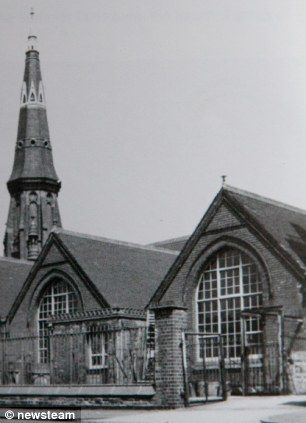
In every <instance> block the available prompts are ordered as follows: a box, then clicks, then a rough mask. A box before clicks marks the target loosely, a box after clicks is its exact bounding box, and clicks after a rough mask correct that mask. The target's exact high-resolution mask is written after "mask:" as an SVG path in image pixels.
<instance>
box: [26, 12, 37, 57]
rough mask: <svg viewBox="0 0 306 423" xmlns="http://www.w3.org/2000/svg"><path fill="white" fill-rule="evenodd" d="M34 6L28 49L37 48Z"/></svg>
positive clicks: (31, 15)
mask: <svg viewBox="0 0 306 423" xmlns="http://www.w3.org/2000/svg"><path fill="white" fill-rule="evenodd" d="M34 15H35V12H34V8H33V7H31V9H30V31H29V36H28V50H36V47H37V46H36V44H37V36H36V35H35V33H34V29H33V28H34Z"/></svg>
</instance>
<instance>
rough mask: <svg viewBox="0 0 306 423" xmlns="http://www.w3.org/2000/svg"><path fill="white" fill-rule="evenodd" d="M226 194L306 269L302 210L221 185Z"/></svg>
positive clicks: (305, 219) (305, 218)
mask: <svg viewBox="0 0 306 423" xmlns="http://www.w3.org/2000/svg"><path fill="white" fill-rule="evenodd" d="M224 191H225V194H226V196H227V197H229V198H230V199H233V200H234V201H237V202H238V203H239V205H240V206H242V207H243V209H245V210H246V211H247V212H248V213H250V214H251V216H252V217H253V218H254V219H256V220H257V221H258V222H259V223H260V225H261V226H262V227H263V228H264V229H265V230H266V231H267V232H269V233H270V234H271V235H272V237H273V238H274V239H275V240H276V241H277V242H278V244H279V245H280V246H281V247H282V248H283V249H284V250H286V251H287V253H289V254H290V255H291V257H292V258H293V260H295V261H296V262H297V264H298V265H299V266H300V267H301V268H303V269H304V270H306V211H305V210H302V209H299V208H297V207H292V206H289V205H288V204H284V203H281V202H278V201H275V200H271V199H269V198H265V197H262V196H259V195H257V194H253V193H251V192H248V191H244V190H240V189H237V188H234V187H231V186H225V187H224Z"/></svg>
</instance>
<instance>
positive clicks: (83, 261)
mask: <svg viewBox="0 0 306 423" xmlns="http://www.w3.org/2000/svg"><path fill="white" fill-rule="evenodd" d="M53 233H54V234H55V236H57V237H58V238H59V239H60V240H61V241H62V243H63V244H64V246H65V247H66V248H67V250H68V252H69V253H70V254H71V255H72V256H73V258H74V259H75V260H76V261H77V263H78V264H79V265H80V266H81V268H82V269H83V270H84V271H85V273H86V274H87V275H88V277H89V278H90V280H91V281H92V282H93V283H94V285H95V286H96V288H97V289H98V290H99V292H100V293H101V295H102V296H103V298H104V299H105V300H106V301H107V302H108V304H109V305H110V306H111V307H132V308H144V307H145V306H146V305H147V303H148V301H149V299H150V298H151V296H152V295H153V293H154V292H155V290H156V289H157V287H158V286H159V284H160V283H161V281H162V280H163V278H164V276H165V274H166V272H167V271H168V269H169V268H170V266H171V265H172V263H173V261H174V260H175V258H176V256H177V253H176V252H174V251H167V250H164V249H163V250H160V249H157V248H154V247H147V246H142V245H138V244H130V243H127V242H122V241H115V240H111V239H107V238H100V237H93V236H89V235H84V234H79V233H76V232H70V231H65V230H60V229H56V230H55V231H54V232H53Z"/></svg>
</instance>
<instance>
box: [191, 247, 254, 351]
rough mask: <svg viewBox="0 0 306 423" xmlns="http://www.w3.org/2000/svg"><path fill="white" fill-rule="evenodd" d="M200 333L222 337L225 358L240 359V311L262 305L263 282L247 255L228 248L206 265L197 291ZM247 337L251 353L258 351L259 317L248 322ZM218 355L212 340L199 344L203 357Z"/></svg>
mask: <svg viewBox="0 0 306 423" xmlns="http://www.w3.org/2000/svg"><path fill="white" fill-rule="evenodd" d="M196 304H197V325H198V331H199V332H205V333H220V334H222V335H223V343H224V351H225V357H226V358H238V357H240V356H241V344H242V339H241V335H242V320H241V318H240V311H241V310H243V309H251V308H254V307H260V306H261V305H262V282H261V280H260V274H259V272H258V269H257V266H256V264H255V263H254V261H253V260H252V259H251V258H250V257H249V256H248V255H246V254H245V253H243V252H241V251H239V250H238V249H234V248H226V249H222V250H220V251H219V252H218V253H216V254H215V255H214V256H213V257H212V258H211V259H210V260H209V261H208V263H207V264H206V266H205V268H204V270H203V272H202V274H201V276H200V279H199V283H198V288H197V292H196ZM245 328H246V338H247V343H248V346H249V347H250V351H251V354H257V353H258V352H259V346H260V343H261V336H262V331H261V327H260V320H259V318H258V317H250V318H247V319H246V324H245ZM203 352H204V353H205V356H206V357H207V358H214V357H217V355H218V348H217V347H216V346H215V345H214V343H213V342H212V341H210V340H209V339H208V340H205V341H204V340H202V341H201V342H200V357H203Z"/></svg>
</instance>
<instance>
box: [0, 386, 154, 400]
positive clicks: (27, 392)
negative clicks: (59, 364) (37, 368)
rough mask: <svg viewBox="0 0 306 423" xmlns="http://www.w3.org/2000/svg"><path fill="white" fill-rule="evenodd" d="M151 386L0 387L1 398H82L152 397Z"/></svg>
mask: <svg viewBox="0 0 306 423" xmlns="http://www.w3.org/2000/svg"><path fill="white" fill-rule="evenodd" d="M154 394H155V389H154V388H153V386H151V385H99V386H98V385H91V386H79V385H74V386H73V385H72V386H64V385H62V386H35V385H32V386H16V385H14V386H12V385H11V386H8V385H6V386H0V398H1V397H4V396H5V397H7V396H62V397H70V396H74V397H77V396H80V397H152V396H153V395H154Z"/></svg>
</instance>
